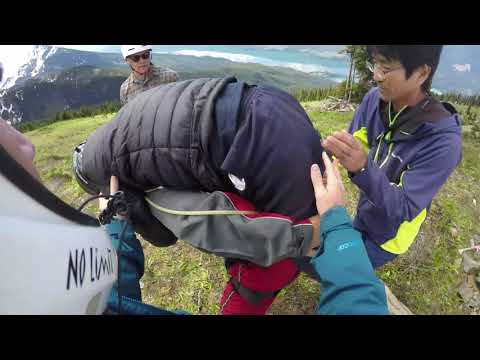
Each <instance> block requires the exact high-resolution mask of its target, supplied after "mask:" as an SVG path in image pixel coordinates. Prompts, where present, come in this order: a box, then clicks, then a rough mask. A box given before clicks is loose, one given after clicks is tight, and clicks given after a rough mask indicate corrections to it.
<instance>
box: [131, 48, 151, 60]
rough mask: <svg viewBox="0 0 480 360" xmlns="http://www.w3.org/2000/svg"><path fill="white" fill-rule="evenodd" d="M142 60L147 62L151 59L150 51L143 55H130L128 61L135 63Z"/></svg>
mask: <svg viewBox="0 0 480 360" xmlns="http://www.w3.org/2000/svg"><path fill="white" fill-rule="evenodd" d="M140 58H142V59H144V60H147V59H150V51H147V52H145V53H143V54H135V55H130V56H129V57H128V59H131V60H132V61H133V62H138V61H139V60H140Z"/></svg>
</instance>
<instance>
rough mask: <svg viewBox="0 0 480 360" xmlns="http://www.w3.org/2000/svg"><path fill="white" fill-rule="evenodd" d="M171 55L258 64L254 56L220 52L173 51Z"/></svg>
mask: <svg viewBox="0 0 480 360" xmlns="http://www.w3.org/2000/svg"><path fill="white" fill-rule="evenodd" d="M173 54H175V55H190V56H197V57H202V56H211V57H215V58H223V59H227V60H230V61H235V62H242V63H248V62H258V60H257V58H256V57H255V56H251V55H246V54H235V53H228V52H220V51H204V50H179V51H175V52H174V53H173Z"/></svg>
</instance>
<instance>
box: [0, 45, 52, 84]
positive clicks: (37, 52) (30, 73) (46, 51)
mask: <svg viewBox="0 0 480 360" xmlns="http://www.w3.org/2000/svg"><path fill="white" fill-rule="evenodd" d="M57 50H58V48H57V47H55V46H47V45H33V46H32V47H31V50H30V51H29V52H28V53H27V56H26V57H25V58H24V59H23V63H22V59H19V60H20V62H18V63H17V64H11V63H10V64H8V65H9V66H8V67H7V71H8V73H10V74H12V73H13V74H12V75H10V76H8V77H7V78H6V79H5V81H4V82H3V83H2V84H1V86H0V89H8V88H10V87H12V86H15V85H22V84H23V83H25V81H26V80H28V79H31V78H36V77H41V75H43V74H44V73H45V61H46V60H47V59H48V58H49V57H51V56H52V55H54V54H55V53H56V52H57ZM15 65H17V66H18V69H14V68H13V69H12V67H14V66H15Z"/></svg>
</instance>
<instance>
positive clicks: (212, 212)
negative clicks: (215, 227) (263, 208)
mask: <svg viewBox="0 0 480 360" xmlns="http://www.w3.org/2000/svg"><path fill="white" fill-rule="evenodd" d="M145 200H146V201H147V203H149V204H150V205H151V206H153V207H154V208H155V209H157V210H158V211H161V212H164V213H167V214H172V215H188V216H204V215H223V216H225V215H248V214H257V211H252V210H245V211H240V210H197V211H181V210H172V209H167V208H164V207H162V206H159V205H157V204H155V203H154V202H153V201H151V200H150V199H149V198H147V197H145Z"/></svg>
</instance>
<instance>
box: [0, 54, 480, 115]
mask: <svg viewBox="0 0 480 360" xmlns="http://www.w3.org/2000/svg"><path fill="white" fill-rule="evenodd" d="M87 48H91V49H92V50H95V51H82V50H77V49H71V48H63V47H57V46H46V45H37V46H32V50H31V51H30V53H29V54H28V57H27V58H26V59H25V60H24V61H23V65H21V66H19V68H18V70H17V71H15V72H14V73H12V72H10V75H9V76H8V77H7V79H6V80H5V81H4V82H3V83H2V84H1V88H0V97H1V98H0V116H2V117H3V118H6V119H8V120H10V121H12V122H22V121H36V120H42V119H46V118H49V117H51V116H53V115H54V114H55V113H57V112H59V111H63V110H68V109H77V108H79V107H81V106H91V105H99V104H101V103H104V102H106V101H116V100H118V97H119V87H120V84H121V83H122V82H123V81H124V80H125V78H126V77H127V76H128V74H129V68H128V66H127V65H126V64H125V63H124V62H123V59H122V58H121V55H120V53H119V51H118V50H119V47H118V45H116V46H111V45H106V46H91V47H87ZM172 48H173V49H174V50H175V47H172V46H168V47H167V46H158V45H154V46H153V49H154V54H153V63H154V64H158V65H163V66H167V67H170V68H172V69H174V70H176V71H177V72H178V73H179V75H180V78H181V79H190V78H199V77H222V76H236V77H237V78H238V79H240V80H244V81H247V82H249V83H255V84H268V85H273V86H277V87H280V88H282V89H285V90H288V89H290V88H293V87H297V88H316V87H317V88H318V87H328V86H332V85H334V84H335V82H333V81H332V79H333V78H335V77H336V78H337V79H338V73H337V74H332V73H329V72H328V70H327V71H321V72H315V73H313V71H312V72H311V73H308V72H305V71H306V70H305V71H297V70H295V67H294V68H290V67H285V66H265V65H261V64H259V63H254V62H247V61H251V59H260V58H261V59H263V60H265V61H266V60H268V59H267V58H266V57H267V56H276V57H277V59H281V62H282V63H284V64H287V66H288V65H290V66H292V65H299V64H297V63H298V61H297V59H298V56H299V55H301V56H302V60H303V61H305V59H306V57H309V58H308V59H312V61H313V59H318V58H322V59H328V60H325V61H330V64H334V66H337V67H338V66H340V67H342V66H346V64H347V62H346V61H345V58H344V56H342V55H341V54H338V51H339V50H341V49H342V48H343V45H235V46H215V47H208V46H202V45H196V46H191V47H189V48H192V49H193V50H191V51H182V50H180V51H174V50H172ZM177 48H178V49H182V48H183V47H181V46H178V47H177ZM167 51H170V52H173V53H165V52H167ZM196 51H197V52H199V53H202V52H203V54H205V53H206V54H209V53H214V55H218V54H220V51H223V52H222V54H223V55H222V56H226V58H221V57H212V56H192V55H183V54H185V53H193V54H195V52H196ZM215 51H216V52H215ZM179 54H182V55H179ZM242 54H246V55H244V61H243V62H239V61H241V59H242ZM233 55H235V56H236V57H235V56H233ZM238 55H240V56H238ZM232 56H233V57H232ZM296 56H297V57H296ZM479 58H480V46H475V45H447V46H445V47H444V50H443V53H442V57H441V61H440V65H439V68H438V70H437V73H436V75H435V77H434V81H433V87H434V88H435V89H436V90H439V91H440V92H457V93H462V94H465V95H472V94H476V93H478V92H479V91H480V66H478V59H479ZM232 59H233V60H235V59H239V61H232ZM245 59H247V60H245ZM273 63H275V62H273ZM277 63H278V61H277ZM267 65H268V64H267ZM300 65H302V64H300ZM304 65H305V64H304ZM306 65H307V66H308V64H306ZM302 69H303V68H302Z"/></svg>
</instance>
